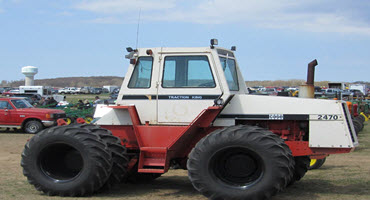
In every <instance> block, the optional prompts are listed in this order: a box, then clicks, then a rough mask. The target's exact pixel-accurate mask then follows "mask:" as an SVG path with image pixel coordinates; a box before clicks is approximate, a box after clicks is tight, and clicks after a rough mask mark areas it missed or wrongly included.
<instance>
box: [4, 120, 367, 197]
mask: <svg viewBox="0 0 370 200" xmlns="http://www.w3.org/2000/svg"><path fill="white" fill-rule="evenodd" d="M30 137H32V135H28V134H21V133H17V132H15V133H5V132H4V131H3V132H0V166H1V167H0V199H2V200H10V199H27V200H33V199H35V200H41V199H68V200H71V199H79V200H83V199H112V200H113V199H127V200H151V199H155V200H156V199H161V200H167V199H168V200H170V199H171V200H172V199H178V200H186V199H189V200H199V199H206V198H205V197H204V196H202V195H200V194H199V193H198V192H197V191H196V190H195V189H194V188H193V187H192V185H191V183H190V181H189V180H188V177H187V171H184V170H170V171H169V172H168V173H167V174H165V175H163V176H162V177H160V178H158V179H157V180H155V181H153V182H150V183H146V184H135V185H134V184H121V185H117V186H116V187H115V188H113V189H112V190H111V191H109V192H106V193H101V194H96V195H94V196H92V197H84V198H61V197H49V196H46V195H44V194H42V193H41V192H38V191H37V190H36V189H35V188H34V187H33V186H32V185H30V184H29V183H28V182H27V180H26V178H25V177H24V176H23V174H22V168H21V167H20V160H21V153H22V150H23V147H24V144H25V143H26V141H27V139H29V138H30ZM359 140H360V144H361V146H360V148H358V149H357V150H356V151H355V152H353V153H350V154H342V155H332V156H330V157H328V158H327V161H326V163H325V164H324V165H323V167H322V168H320V169H318V170H311V171H309V172H308V173H307V174H306V176H305V177H304V178H303V179H302V180H301V181H299V182H297V183H295V184H294V185H292V186H290V187H289V188H287V189H286V190H285V191H283V192H280V193H279V194H278V195H277V196H275V197H273V198H272V199H273V200H283V199H284V200H286V199H290V200H298V199H299V200H316V199H317V200H332V199H336V200H338V199H339V200H352V199H360V200H361V199H363V200H365V199H366V200H367V199H370V176H369V173H370V156H369V155H370V123H369V122H367V124H366V126H365V128H364V130H363V131H362V132H361V133H360V135H359Z"/></svg>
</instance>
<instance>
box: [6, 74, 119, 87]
mask: <svg viewBox="0 0 370 200" xmlns="http://www.w3.org/2000/svg"><path fill="white" fill-rule="evenodd" d="M122 81H123V77H119V76H91V77H61V78H51V79H36V80H35V85H43V86H52V87H83V86H91V87H103V86H104V85H117V86H121V84H122ZM21 85H24V80H19V81H11V82H6V81H2V82H1V86H3V87H4V86H10V87H19V86H21Z"/></svg>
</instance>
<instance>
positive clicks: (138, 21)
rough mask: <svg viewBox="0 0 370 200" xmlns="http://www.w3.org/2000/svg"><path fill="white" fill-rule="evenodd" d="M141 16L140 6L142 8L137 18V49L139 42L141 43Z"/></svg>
mask: <svg viewBox="0 0 370 200" xmlns="http://www.w3.org/2000/svg"><path fill="white" fill-rule="evenodd" d="M140 17H141V7H140V10H139V19H138V20H137V30H136V48H135V49H137V46H138V44H139V29H140Z"/></svg>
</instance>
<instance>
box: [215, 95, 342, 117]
mask: <svg viewBox="0 0 370 200" xmlns="http://www.w3.org/2000/svg"><path fill="white" fill-rule="evenodd" d="M341 103H342V101H338V100H326V99H311V98H294V97H280V96H262V95H248V94H240V95H239V94H237V95H235V96H234V97H233V99H232V100H231V101H230V103H229V104H228V105H227V106H226V107H225V109H224V110H223V112H222V113H221V114H265V115H266V114H305V115H311V114H315V115H319V114H338V115H339V114H342V112H341V111H342V109H341Z"/></svg>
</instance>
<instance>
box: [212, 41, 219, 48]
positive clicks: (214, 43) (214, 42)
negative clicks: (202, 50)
mask: <svg viewBox="0 0 370 200" xmlns="http://www.w3.org/2000/svg"><path fill="white" fill-rule="evenodd" d="M214 45H218V40H217V39H211V49H213V48H214Z"/></svg>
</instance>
